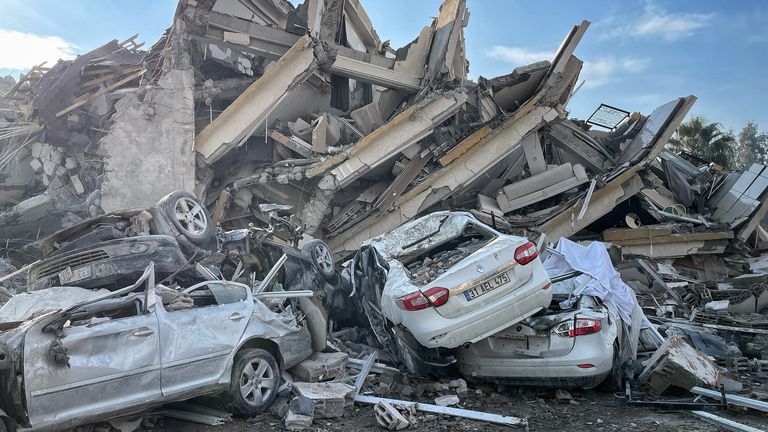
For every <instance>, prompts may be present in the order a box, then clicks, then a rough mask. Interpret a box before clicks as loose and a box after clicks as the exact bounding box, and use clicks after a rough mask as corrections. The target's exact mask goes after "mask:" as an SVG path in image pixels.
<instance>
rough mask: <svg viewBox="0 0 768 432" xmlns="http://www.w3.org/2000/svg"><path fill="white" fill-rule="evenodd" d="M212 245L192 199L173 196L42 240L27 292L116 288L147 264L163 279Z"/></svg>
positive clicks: (212, 233)
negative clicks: (74, 287)
mask: <svg viewBox="0 0 768 432" xmlns="http://www.w3.org/2000/svg"><path fill="white" fill-rule="evenodd" d="M216 241H217V239H216V227H215V225H214V224H213V222H212V221H211V217H210V215H209V213H208V211H207V210H206V208H205V207H204V206H203V205H202V204H201V203H200V202H199V201H198V200H197V199H196V198H195V197H194V196H193V195H192V194H189V193H187V192H182V191H177V192H173V193H171V194H168V195H167V196H165V197H164V198H162V199H161V200H160V201H159V202H158V203H157V204H156V205H153V206H151V207H149V208H146V209H134V210H124V211H119V212H114V213H108V214H105V215H101V216H97V217H95V218H91V219H87V220H85V221H82V222H80V223H78V224H76V225H73V226H71V227H69V228H66V229H64V230H61V231H59V232H57V233H55V234H54V235H52V236H50V237H48V238H46V239H44V240H43V241H42V242H41V250H42V253H43V259H41V260H40V261H38V262H36V263H35V264H33V265H32V266H31V267H30V269H29V275H28V277H29V279H28V280H29V288H28V289H29V290H30V291H34V290H38V289H45V288H48V287H52V286H62V285H77V286H81V287H84V288H90V287H110V286H111V287H113V288H119V287H121V286H123V285H126V284H128V283H130V282H131V281H132V280H135V279H136V277H138V276H139V275H141V274H142V272H143V271H144V268H146V266H147V264H148V263H149V262H150V261H152V262H154V263H155V272H156V275H157V276H158V277H160V278H163V277H166V276H168V275H171V274H175V273H177V272H179V271H180V270H181V269H182V268H183V267H185V265H186V264H187V262H189V261H195V260H200V259H202V258H204V257H205V256H206V255H209V254H210V251H215V250H216ZM182 276H183V275H182Z"/></svg>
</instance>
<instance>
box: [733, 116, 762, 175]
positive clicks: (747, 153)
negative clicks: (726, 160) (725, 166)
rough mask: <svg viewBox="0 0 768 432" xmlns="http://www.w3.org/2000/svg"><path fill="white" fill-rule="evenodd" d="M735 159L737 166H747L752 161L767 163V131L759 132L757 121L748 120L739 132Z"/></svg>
mask: <svg viewBox="0 0 768 432" xmlns="http://www.w3.org/2000/svg"><path fill="white" fill-rule="evenodd" d="M736 160H737V164H738V166H739V168H749V166H750V165H751V164H752V163H753V162H757V163H761V164H764V165H765V164H768V133H765V132H762V133H761V132H760V131H759V130H758V125H757V123H755V122H748V123H747V125H746V126H744V128H742V129H741V132H739V148H738V151H737V152H736Z"/></svg>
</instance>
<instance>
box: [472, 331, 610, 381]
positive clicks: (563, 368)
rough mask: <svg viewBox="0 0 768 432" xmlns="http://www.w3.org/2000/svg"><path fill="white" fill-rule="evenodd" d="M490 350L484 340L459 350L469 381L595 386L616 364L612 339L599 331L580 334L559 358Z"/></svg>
mask: <svg viewBox="0 0 768 432" xmlns="http://www.w3.org/2000/svg"><path fill="white" fill-rule="evenodd" d="M553 337H557V336H553ZM488 349H489V344H487V343H485V342H484V341H481V342H480V343H478V344H472V345H469V346H467V347H463V348H460V349H459V350H457V358H458V368H459V372H460V373H461V374H462V375H463V376H464V377H465V378H466V379H467V380H471V381H489V380H490V381H499V382H504V383H509V384H517V385H535V386H546V387H583V388H592V387H595V386H597V385H599V384H600V383H601V382H603V381H604V380H605V379H606V378H607V377H608V376H609V375H610V374H611V368H612V366H613V344H612V341H606V338H605V337H604V335H600V334H595V335H589V336H577V337H576V341H575V344H574V347H573V349H571V351H570V352H569V353H568V354H565V355H561V356H557V357H511V356H510V357H506V358H504V357H499V353H492V354H490V353H488V352H487V350H488ZM578 365H582V367H579V366H578ZM586 365H592V367H585V366H586Z"/></svg>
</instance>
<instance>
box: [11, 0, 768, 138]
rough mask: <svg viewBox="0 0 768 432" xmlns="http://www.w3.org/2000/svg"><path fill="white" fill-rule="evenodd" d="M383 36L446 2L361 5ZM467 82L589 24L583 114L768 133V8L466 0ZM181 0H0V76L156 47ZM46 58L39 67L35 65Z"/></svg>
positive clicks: (746, 2)
mask: <svg viewBox="0 0 768 432" xmlns="http://www.w3.org/2000/svg"><path fill="white" fill-rule="evenodd" d="M362 3H363V5H364V6H365V8H366V10H367V12H368V15H369V16H370V18H371V20H372V21H373V24H374V26H375V28H376V30H377V32H378V34H379V36H380V37H381V38H382V40H386V39H389V40H391V44H392V46H393V47H399V46H402V45H404V44H406V43H408V42H410V41H411V40H412V39H413V38H414V37H415V36H416V35H418V32H419V30H420V29H421V28H422V27H423V26H425V25H428V24H429V23H430V19H431V17H433V16H435V15H436V14H437V11H438V7H439V5H440V1H439V0H409V1H406V0H387V1H381V0H375V1H373V0H362ZM468 4H469V9H470V11H471V15H470V19H469V26H468V27H467V29H466V39H467V56H468V59H469V61H470V77H471V78H476V77H477V76H478V75H483V76H486V77H492V76H496V75H501V74H504V73H507V72H509V71H511V70H512V69H513V68H514V67H515V66H518V65H522V64H526V63H530V62H533V61H537V60H541V59H550V58H551V56H552V52H554V50H555V49H556V48H557V47H558V45H559V44H560V42H561V40H562V39H563V37H564V36H565V35H566V33H567V32H568V31H569V29H570V27H571V26H572V25H574V24H577V23H579V22H580V21H581V20H582V19H586V20H589V21H591V22H592V26H591V27H590V29H589V31H588V32H587V34H586V36H585V38H584V39H583V40H582V42H581V44H580V45H579V48H578V49H577V51H576V55H577V56H578V57H579V58H581V59H582V60H584V61H585V67H584V70H583V71H582V76H581V78H582V79H584V80H585V85H584V86H583V87H582V88H581V89H580V90H579V92H578V93H577V95H576V96H575V97H574V99H573V100H572V101H571V104H570V106H569V109H570V111H571V114H572V115H573V116H577V117H582V118H584V117H586V116H588V115H589V114H590V113H591V112H592V110H593V109H594V108H595V107H596V106H597V105H599V104H600V102H605V103H608V104H611V105H614V106H617V107H620V108H625V109H627V110H629V111H641V112H644V113H647V112H649V111H650V110H651V109H652V108H653V107H654V106H656V105H659V104H661V103H663V102H666V101H668V100H670V99H672V98H674V97H677V96H685V95H688V94H694V95H696V96H698V97H699V100H698V101H697V103H696V105H695V106H694V108H693V114H694V115H703V116H705V117H706V118H707V119H709V120H710V121H718V122H720V123H722V124H723V125H724V126H725V127H726V128H728V129H729V128H732V129H736V130H738V129H740V128H741V127H742V126H743V125H744V124H745V123H746V122H747V121H750V120H751V121H756V122H758V123H759V124H760V126H761V127H760V128H761V129H762V130H768V108H766V106H768V2H764V1H760V0H740V1H731V2H723V1H711V0H696V1H692V0H678V1H667V2H661V1H646V0H637V1H622V2H615V3H608V2H605V1H598V0H591V1H578V2H576V1H572V0H548V1H537V2H531V1H504V0H468ZM175 7H176V1H175V0H130V1H129V0H111V1H103V0H100V1H97V0H68V1H53V0H47V1H43V0H0V74H6V73H10V72H15V73H14V75H18V70H19V69H25V68H28V67H29V66H31V65H32V64H35V63H38V62H39V61H42V60H45V59H49V60H51V63H52V62H53V61H55V59H56V58H59V57H67V56H70V57H71V56H72V55H76V54H77V53H80V52H85V51H88V50H90V49H92V48H95V47H97V46H99V45H101V44H103V43H105V42H107V41H109V40H111V39H124V38H127V37H130V36H131V35H133V34H134V33H139V34H140V39H141V40H144V41H146V42H147V46H149V45H151V44H152V43H153V42H154V41H155V40H156V39H157V38H158V37H159V35H160V34H161V33H162V32H163V30H164V29H165V28H166V27H168V26H169V25H170V24H171V18H172V16H173V12H174V9H175ZM38 60H39V61H38Z"/></svg>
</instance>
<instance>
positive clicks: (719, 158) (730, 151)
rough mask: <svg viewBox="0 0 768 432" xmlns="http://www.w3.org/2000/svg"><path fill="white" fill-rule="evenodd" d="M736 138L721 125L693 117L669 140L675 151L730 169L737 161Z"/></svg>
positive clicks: (679, 127)
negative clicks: (724, 130)
mask: <svg viewBox="0 0 768 432" xmlns="http://www.w3.org/2000/svg"><path fill="white" fill-rule="evenodd" d="M735 144H736V137H735V136H734V135H733V133H731V132H723V131H722V130H721V129H720V123H708V122H707V121H706V120H705V119H704V118H703V117H693V118H691V119H690V120H688V121H687V122H683V123H681V124H680V126H678V128H677V131H676V132H675V135H674V136H673V137H672V138H670V140H669V147H670V148H671V149H672V150H675V151H687V152H688V153H691V154H692V155H694V156H696V157H698V158H700V159H703V160H705V161H710V162H714V163H716V164H718V165H721V166H723V167H725V168H730V166H731V163H732V162H733V161H734V159H735V151H734V147H735Z"/></svg>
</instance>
